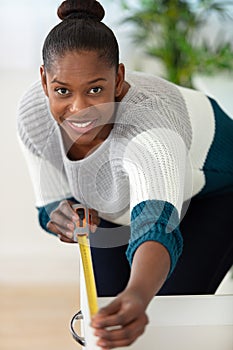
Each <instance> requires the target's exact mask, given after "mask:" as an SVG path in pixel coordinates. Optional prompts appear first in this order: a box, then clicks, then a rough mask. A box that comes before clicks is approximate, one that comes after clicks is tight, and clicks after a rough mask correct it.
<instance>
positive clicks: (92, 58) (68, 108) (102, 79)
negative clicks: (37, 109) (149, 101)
mask: <svg viewBox="0 0 233 350" xmlns="http://www.w3.org/2000/svg"><path fill="white" fill-rule="evenodd" d="M41 78H42V85H43V88H44V91H45V93H46V95H47V96H48V98H49V104H50V110H51V113H52V115H53V117H54V119H55V120H56V121H57V123H58V124H59V125H60V126H61V127H62V129H63V130H64V131H65V133H66V134H67V135H68V136H69V138H70V139H71V140H72V141H73V142H75V143H78V144H91V143H92V142H95V141H96V140H98V139H105V138H106V137H107V136H108V134H109V132H110V130H111V128H112V120H111V118H112V115H113V111H114V102H115V101H116V100H117V99H119V98H120V96H121V95H122V91H123V86H124V66H123V65H122V64H120V65H119V68H118V73H116V68H115V67H109V66H108V65H107V64H106V61H105V60H104V59H103V58H102V59H101V58H99V55H98V52H96V51H81V52H67V53H66V54H65V55H64V56H63V57H58V58H57V59H56V60H55V62H54V63H53V64H52V66H51V68H50V70H49V71H47V70H46V71H45V69H44V67H43V66H42V67H41Z"/></svg>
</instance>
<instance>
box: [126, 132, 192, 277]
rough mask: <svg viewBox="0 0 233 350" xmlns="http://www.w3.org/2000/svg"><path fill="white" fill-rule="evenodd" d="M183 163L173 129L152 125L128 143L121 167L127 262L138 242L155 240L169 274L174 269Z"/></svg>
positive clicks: (179, 239)
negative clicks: (125, 186)
mask: <svg viewBox="0 0 233 350" xmlns="http://www.w3.org/2000/svg"><path fill="white" fill-rule="evenodd" d="M186 163H187V150H186V146H185V143H184V142H183V140H182V138H181V136H180V135H178V134H177V133H176V132H175V131H174V130H170V129H166V128H152V129H150V130H147V131H144V132H142V133H140V134H138V135H137V136H135V137H134V138H132V140H131V141H130V142H129V143H128V145H127V148H126V151H125V154H124V168H125V170H126V172H127V174H128V176H129V182H130V210H131V238H130V241H129V247H128V250H127V257H128V259H129V261H130V263H132V259H133V255H134V253H135V251H136V249H137V248H138V246H139V245H140V244H142V243H143V242H145V241H148V240H154V241H157V242H160V243H161V244H162V245H164V246H165V247H166V248H167V250H168V252H169V254H170V259H171V268H170V274H171V272H172V271H173V269H174V267H175V265H176V262H177V260H178V258H179V256H180V254H181V252H182V236H181V234H180V231H179V221H180V214H181V208H182V203H183V198H184V192H185V174H186V168H187V165H186Z"/></svg>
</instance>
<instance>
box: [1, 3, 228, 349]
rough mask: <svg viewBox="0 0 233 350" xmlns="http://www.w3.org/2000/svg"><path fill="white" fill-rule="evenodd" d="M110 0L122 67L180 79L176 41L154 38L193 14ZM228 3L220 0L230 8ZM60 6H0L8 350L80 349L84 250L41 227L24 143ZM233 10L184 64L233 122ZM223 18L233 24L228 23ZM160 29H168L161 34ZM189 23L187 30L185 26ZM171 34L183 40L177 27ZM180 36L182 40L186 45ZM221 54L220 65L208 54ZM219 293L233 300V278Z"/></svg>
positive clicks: (210, 21) (209, 26)
mask: <svg viewBox="0 0 233 350" xmlns="http://www.w3.org/2000/svg"><path fill="white" fill-rule="evenodd" d="M169 1H170V3H171V4H172V5H171V7H170V9H171V8H172V9H173V11H171V13H170V12H169V13H168V12H166V13H165V12H163V11H165V10H166V11H167V10H168V9H169V6H168V4H169ZM183 2H185V1H183ZM199 2H200V1H197V0H196V1H195V0H190V1H187V2H186V3H187V4H188V6H191V7H190V9H191V15H192V16H193V14H195V16H198V15H200V14H201V9H200V8H198V7H197V5H198V3H199ZM201 2H202V3H205V5H206V6H207V5H208V3H209V5H210V4H211V1H210V0H203V1H201ZM101 3H102V5H103V6H104V8H105V10H106V16H105V19H104V22H105V23H106V24H107V25H109V26H110V27H111V28H112V29H113V31H114V32H115V34H116V36H117V39H118V41H119V44H120V56H121V61H122V62H123V63H124V64H125V65H126V69H127V70H142V71H145V72H148V73H153V74H157V75H160V76H163V77H167V76H169V77H174V79H178V75H177V76H175V75H174V74H173V75H168V70H167V66H166V64H165V63H166V62H164V61H163V60H162V59H161V57H164V58H165V56H166V55H165V54H166V52H170V48H169V45H170V44H171V42H170V44H169V42H168V43H167V45H168V46H167V48H166V47H165V46H163V45H162V46H161V42H159V41H158V40H154V38H155V37H157V38H158V37H159V36H158V35H157V36H156V33H157V34H158V33H160V34H161V37H162V28H165V30H166V25H167V24H166V23H165V22H166V21H162V22H161V21H160V20H161V18H167V16H169V15H171V16H172V18H176V21H177V17H176V16H177V14H178V15H179V14H181V10H182V11H186V12H187V8H185V9H184V8H182V9H181V8H178V9H177V8H176V6H178V5H177V4H178V3H181V2H180V1H171V0H168V1H157V2H156V1H143V0H142V1H130V0H129V1H120V0H119V1H114V2H112V1H110V0H105V1H104V0H102V1H101ZM152 3H154V4H155V3H157V4H158V3H159V4H160V5H161V6H160V8H159V9H158V8H157V10H156V11H161V13H160V15H159V17H158V16H157V17H153V16H152V27H150V26H151V16H149V17H148V11H151V10H154V9H153V8H152V7H151V4H152ZM212 3H213V2H212ZM223 3H225V2H224V1H220V0H219V1H218V4H220V5H223ZM59 5H60V1H57V0H49V1H48V0H40V1H38V2H37V1H31V0H21V1H18V0H11V1H10V2H9V1H8V0H0V32H1V36H0V47H1V50H0V79H1V87H2V89H3V93H2V94H1V110H2V112H1V121H2V126H1V128H0V133H1V136H0V142H1V150H2V156H1V159H2V166H1V203H0V213H1V214H0V215H1V220H0V350H13V349H14V350H21V349H22V350H29V349H30V350H31V349H32V348H33V349H34V350H36V349H37V348H38V349H40V350H41V349H43V350H53V349H54V350H55V349H56V350H60V349H63V350H64V348H66V349H71V350H72V349H77V348H78V346H77V345H76V344H75V343H74V341H73V339H72V338H71V336H70V335H69V330H68V322H69V319H70V318H71V317H72V315H73V313H75V312H76V310H78V307H79V297H78V296H79V293H78V287H79V275H78V251H77V246H75V245H67V244H64V243H61V242H60V241H59V240H57V239H56V238H54V237H52V236H50V235H48V234H46V233H45V232H43V231H42V230H41V229H40V227H39V225H38V223H37V212H36V209H35V207H34V194H33V191H32V186H31V182H30V177H29V174H28V171H27V168H26V163H25V161H24V159H23V156H22V154H21V152H20V148H19V145H18V141H17V137H16V114H17V105H18V102H19V99H20V98H21V96H22V95H23V93H24V91H25V90H26V89H27V88H28V87H29V86H30V84H32V83H33V82H34V81H35V80H37V79H39V67H40V65H41V63H42V61H41V48H42V44H43V41H44V38H45V37H46V35H47V33H48V31H49V30H50V29H51V28H52V27H53V26H54V25H56V24H57V23H58V18H57V16H56V9H57V7H58V6H59ZM162 5H163V7H162ZM202 5H203V4H202ZM232 5H233V2H232V1H228V6H227V13H220V12H221V6H220V10H219V7H218V8H217V10H216V8H215V9H214V8H212V10H211V9H209V12H208V13H207V12H206V13H205V16H204V17H203V19H202V23H201V26H199V22H198V21H196V22H195V21H194V22H195V25H196V28H194V29H197V30H196V31H195V30H194V29H193V28H191V29H192V30H191V31H190V32H189V38H191V39H190V40H191V43H192V45H193V44H200V43H201V44H203V45H204V46H203V47H202V48H201V51H199V56H198V53H197V51H195V50H194V51H195V52H194V51H192V56H193V55H194V53H195V54H196V55H197V57H199V59H198V60H196V61H195V60H194V62H192V64H191V65H193V64H194V63H195V64H196V66H195V67H196V68H195V69H191V70H189V71H188V70H187V69H188V68H187V62H185V63H184V65H185V64H186V68H185V69H186V71H185V72H186V73H185V74H184V73H182V69H183V68H182V67H181V75H180V76H181V77H182V76H183V78H182V79H183V82H184V85H185V84H186V85H191V86H192V87H194V88H196V89H200V90H202V91H204V92H206V93H208V94H209V95H211V96H214V97H215V98H216V99H217V100H218V102H219V103H220V104H221V106H222V107H223V109H225V110H226V111H227V112H228V113H230V114H231V115H232V116H233V104H232V94H233V79H232V77H233V76H232V69H231V68H232V65H233V56H232V51H231V50H232V47H233V39H232V38H233V22H232V21H231V20H230V19H229V18H228V15H230V14H231V15H233V11H232ZM144 6H146V7H144ZM164 9H165V10H164ZM210 10H211V11H210ZM145 11H147V17H145V16H144V19H145V21H144V22H140V14H141V12H145ZM198 11H199V12H198ZM219 14H221V15H222V14H223V15H224V16H225V17H224V16H222V17H221V16H220V17H219ZM159 18H160V20H159ZM184 18H187V16H186V17H184ZM197 18H198V17H195V19H197ZM199 18H200V17H199ZM224 18H225V19H224ZM123 20H124V21H123ZM122 21H123V22H122ZM159 21H160V22H159ZM190 21H191V19H190ZM223 21H224V26H223ZM154 23H156V25H157V24H159V28H158V27H157V26H154ZM190 23H191V22H190ZM192 23H193V22H192ZM182 26H185V23H184V22H183V23H182V25H181V27H182ZM223 28H224V29H223ZM171 29H172V31H173V35H175V34H174V33H175V32H174V27H173V28H171ZM143 30H144V32H143ZM150 30H151V31H150ZM158 30H159V32H158ZM153 31H154V32H153ZM148 32H150V33H154V34H155V35H154V36H153V37H152V38H151V36H148V35H146V33H148ZM193 32H195V34H194V35H193ZM179 35H180V33H177V38H178V36H179ZM151 39H152V40H151ZM166 39H167V37H166ZM219 39H220V40H219ZM164 40H165V39H164ZM164 40H163V41H162V43H163V42H164ZM173 41H174V40H173ZM219 43H220V44H222V45H219ZM192 45H188V47H184V44H183V43H182V42H180V47H181V48H184V50H185V51H186V53H187V52H188V56H189V53H190V52H191V51H190V50H192ZM194 46H195V45H194ZM188 50H189V51H188ZM211 50H212V58H211V59H210V58H209V56H208V55H207V54H206V53H208V52H209V51H211ZM148 53H149V55H148ZM161 53H162V54H161ZM201 58H202V59H203V62H205V64H204V67H203V64H202V66H201V65H199V67H198V68H197V65H198V62H197V61H201ZM216 62H217V63H218V64H216ZM199 63H200V62H199ZM207 63H209V68H208V65H207ZM231 64H232V65H231ZM222 68H224V69H222ZM169 74H170V73H169ZM187 75H189V77H190V76H191V79H188V80H187V81H185V80H184V76H186V77H187ZM181 81H182V80H181ZM218 293H220V294H221V293H222V294H227V293H233V285H232V279H231V278H230V274H228V275H227V276H226V278H225V280H224V282H223V284H222V285H221V286H220V288H219V290H218Z"/></svg>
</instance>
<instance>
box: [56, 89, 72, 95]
mask: <svg viewBox="0 0 233 350" xmlns="http://www.w3.org/2000/svg"><path fill="white" fill-rule="evenodd" d="M55 91H56V92H57V93H58V94H59V95H62V96H64V95H68V94H69V90H67V89H66V88H58V89H56V90H55Z"/></svg>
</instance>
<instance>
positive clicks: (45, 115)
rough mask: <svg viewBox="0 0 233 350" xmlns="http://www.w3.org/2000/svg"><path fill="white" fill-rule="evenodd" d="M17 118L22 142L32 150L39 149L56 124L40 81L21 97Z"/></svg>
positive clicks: (18, 131)
mask: <svg viewBox="0 0 233 350" xmlns="http://www.w3.org/2000/svg"><path fill="white" fill-rule="evenodd" d="M16 118H17V120H16V122H17V133H18V135H19V137H20V139H21V140H22V142H23V143H24V144H25V145H26V146H27V147H28V148H30V149H31V150H34V149H35V148H38V147H39V145H41V144H42V143H43V142H44V140H45V138H46V137H47V136H48V131H49V130H51V127H52V125H53V124H54V121H53V119H52V117H51V114H50V110H49V106H48V102H47V98H46V96H45V93H44V91H43V88H42V86H41V82H40V81H36V82H35V83H33V84H32V85H31V86H29V88H28V89H27V90H26V91H25V93H24V94H23V96H22V97H21V99H20V101H19V104H18V109H17V116H16Z"/></svg>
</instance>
